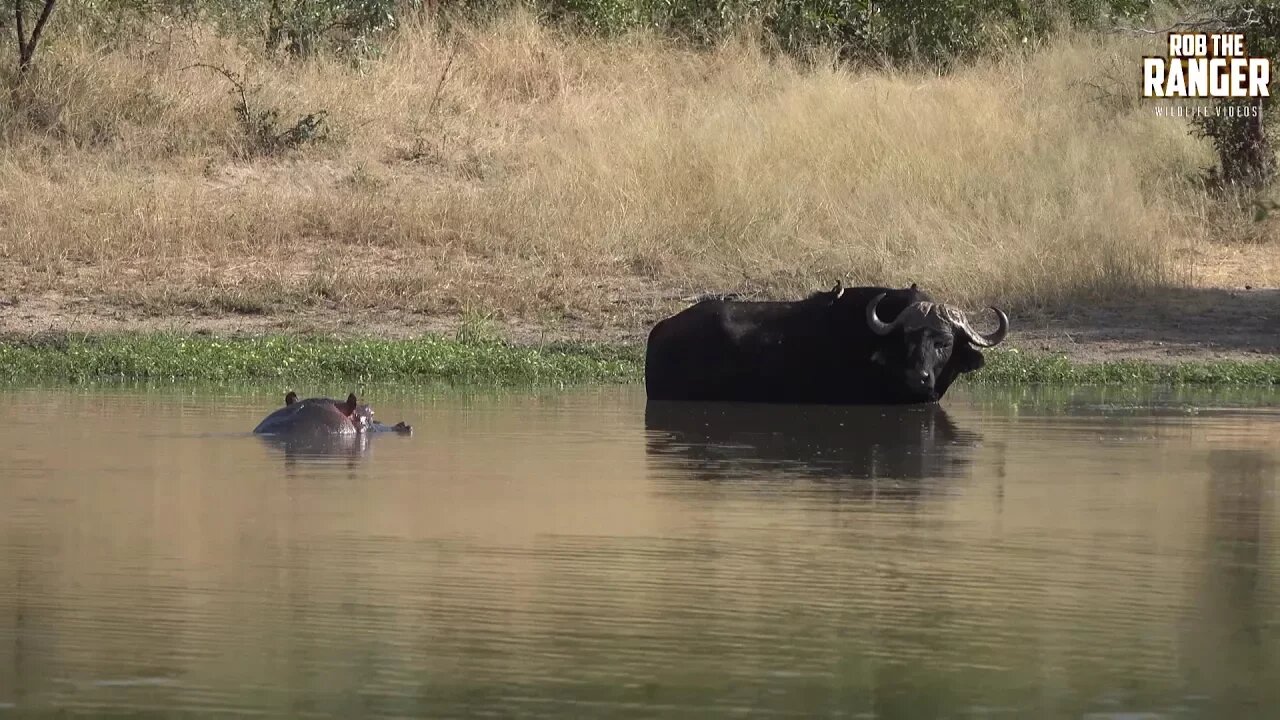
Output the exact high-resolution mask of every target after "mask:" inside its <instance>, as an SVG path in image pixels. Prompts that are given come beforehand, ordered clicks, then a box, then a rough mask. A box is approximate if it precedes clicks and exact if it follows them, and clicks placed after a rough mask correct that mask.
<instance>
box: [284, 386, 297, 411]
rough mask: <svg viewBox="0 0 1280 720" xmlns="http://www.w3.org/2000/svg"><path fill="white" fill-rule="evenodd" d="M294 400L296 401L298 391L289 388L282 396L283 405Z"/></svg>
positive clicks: (288, 404)
mask: <svg viewBox="0 0 1280 720" xmlns="http://www.w3.org/2000/svg"><path fill="white" fill-rule="evenodd" d="M296 402H298V393H296V392H294V391H292V390H290V391H289V392H288V393H286V394H285V396H284V404H285V407H288V406H290V405H292V404H294V403H296Z"/></svg>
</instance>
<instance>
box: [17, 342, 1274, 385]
mask: <svg viewBox="0 0 1280 720" xmlns="http://www.w3.org/2000/svg"><path fill="white" fill-rule="evenodd" d="M984 355H985V357H986V359H987V365H986V367H985V368H983V369H982V370H980V371H978V372H977V373H974V374H972V375H968V376H966V378H965V383H966V384H972V385H992V386H1029V385H1055V386H1126V385H1128V386H1138V385H1142V386H1171V387H1260V388H1271V387H1276V386H1280V357H1277V356H1276V355H1274V354H1269V355H1258V356H1256V357H1255V358H1254V359H1241V358H1239V357H1224V358H1218V359H1204V358H1189V359H1181V360H1176V361H1166V362H1155V361H1152V360H1149V359H1140V358H1112V359H1104V360H1094V361H1091V360H1085V359H1079V358H1077V359H1073V358H1071V357H1069V356H1068V355H1066V354H1063V353H1057V352H1052V351H1035V350H1023V349H1020V348H1018V347H1009V348H1008V349H990V350H986V351H984ZM643 377H644V346H643V344H638V343H634V342H632V343H609V342H592V341H563V340H552V341H547V342H543V343H538V344H529V343H519V342H513V341H511V340H509V339H506V338H503V337H500V336H498V335H494V334H490V333H483V332H473V333H472V334H469V335H468V334H465V333H461V334H458V335H457V336H454V337H448V336H444V335H440V334H428V335H422V336H419V337H413V338H393V339H385V338H370V337H363V338H360V337H340V336H333V335H300V334H293V335H281V334H273V335H242V336H220V335H213V334H198V333H189V332H172V331H168V332H166V331H143V332H117V333H99V334H79V333H66V332H61V333H59V332H49V333H43V334H32V335H26V336H22V335H17V334H14V333H7V334H5V335H4V336H3V337H0V381H3V382H6V383H8V384H11V385H15V384H21V383H24V382H40V381H46V382H47V381H53V382H66V383H71V384H75V383H81V382H94V381H139V380H154V381H191V382H200V381H213V382H222V381H276V380H280V381H286V382H302V381H316V380H322V381H338V380H343V381H360V382H373V383H378V382H386V381H409V382H425V383H442V384H448V385H457V386H491V387H501V386H534V387H537V386H563V385H570V384H588V383H603V384H623V383H640V382H643Z"/></svg>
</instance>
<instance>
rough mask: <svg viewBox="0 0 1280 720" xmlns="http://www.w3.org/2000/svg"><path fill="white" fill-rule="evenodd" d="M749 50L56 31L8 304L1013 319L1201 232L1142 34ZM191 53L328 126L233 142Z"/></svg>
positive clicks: (34, 127)
mask: <svg viewBox="0 0 1280 720" xmlns="http://www.w3.org/2000/svg"><path fill="white" fill-rule="evenodd" d="M754 47H755V46H754V45H753V44H752V43H750V42H745V41H744V42H735V43H731V44H729V45H727V46H725V47H723V48H722V49H720V50H718V51H715V52H710V53H695V52H690V51H686V50H682V49H679V48H675V47H672V46H670V45H669V44H666V43H664V42H662V41H660V40H657V39H654V38H650V37H640V36H634V37H629V38H625V39H623V40H620V41H612V42H606V41H598V40H586V39H581V38H566V37H564V36H561V35H558V34H557V33H555V32H553V31H550V30H547V29H544V28H541V27H539V26H537V25H536V24H535V23H534V22H532V21H531V20H530V19H529V18H528V17H526V16H521V15H513V16H510V17H508V18H506V19H505V20H503V21H502V22H498V23H496V24H494V25H492V26H487V27H484V28H473V29H471V30H469V31H464V32H461V33H460V34H459V35H457V36H456V37H454V38H453V39H452V40H449V39H445V38H442V37H441V36H440V35H438V34H437V33H435V32H434V31H433V30H432V29H430V28H427V27H422V28H416V29H414V28H411V29H408V30H405V31H403V32H402V33H401V34H400V35H399V36H398V37H397V38H396V39H395V40H394V41H393V42H392V44H391V45H390V46H389V48H388V49H387V52H386V54H385V56H384V57H382V58H381V59H377V60H370V61H364V62H361V63H359V64H352V63H350V62H347V61H342V60H339V59H323V58H322V59H316V60H313V61H309V62H305V63H284V62H278V61H274V60H271V59H267V58H263V57H261V56H260V55H259V54H257V53H255V52H253V51H251V50H250V49H247V48H245V47H244V46H242V45H240V44H237V43H236V42H235V41H232V40H229V39H226V38H220V37H217V36H215V35H213V34H212V33H211V32H210V31H208V29H206V28H202V27H194V28H175V27H153V28H151V29H150V30H149V31H148V32H146V33H144V34H143V35H140V36H138V37H136V38H134V39H132V40H129V41H126V42H121V43H118V44H117V45H116V46H114V47H111V48H108V49H101V48H96V47H95V46H94V45H93V43H92V42H90V41H89V40H88V39H85V38H77V37H75V36H74V34H71V33H69V32H62V33H61V34H59V35H58V36H57V37H55V38H53V43H52V44H51V45H50V46H49V47H48V48H47V52H46V53H45V55H44V57H43V58H42V59H41V61H42V63H43V64H42V65H41V66H40V67H39V68H38V73H37V75H36V77H35V78H34V82H35V85H34V87H33V94H34V97H35V98H36V99H35V101H34V103H33V104H32V105H31V106H29V107H27V108H25V109H24V110H23V112H22V113H20V114H17V113H16V111H15V110H14V108H13V107H12V106H10V105H3V106H0V113H2V115H0V121H2V122H3V137H2V138H0V262H2V263H3V265H4V268H3V269H4V272H5V273H6V275H7V276H8V278H9V283H8V284H7V287H8V289H9V290H8V292H10V293H14V294H24V293H35V292H40V291H45V290H57V291H60V292H63V293H68V294H70V293H74V294H82V295H87V296H90V297H97V298H105V299H116V300H127V301H143V302H146V303H149V304H151V305H152V306H156V304H157V303H158V304H159V306H161V307H163V306H164V304H165V303H173V302H176V303H184V304H196V305H205V306H212V307H215V308H223V309H230V310H236V309H239V310H254V309H258V308H262V307H268V306H271V305H273V304H276V303H290V302H326V301H337V302H338V303H339V305H340V306H350V307H390V306H395V307H411V308H419V309H423V310H428V311H458V310H460V309H463V308H468V307H471V308H477V309H479V308H487V309H492V310H496V311H500V312H505V313H511V314H516V315H523V316H525V317H530V318H535V319H536V318H539V317H543V318H545V317H549V316H553V315H554V316H562V315H565V314H568V315H570V316H575V315H576V316H586V317H590V318H593V319H598V320H602V321H608V320H609V319H610V317H612V319H613V320H619V319H620V318H619V317H618V316H619V314H620V313H621V314H626V313H628V312H631V311H633V310H634V309H635V308H638V307H642V308H647V310H645V311H644V312H646V313H651V311H652V310H653V309H654V308H656V307H659V306H661V305H662V300H663V298H666V299H668V300H670V301H674V299H675V298H679V297H681V296H682V295H686V294H689V293H692V292H698V291H703V290H725V291H728V290H737V291H763V292H766V293H770V294H776V295H794V294H798V293H804V292H807V291H809V290H812V289H814V288H816V287H822V286H825V285H828V284H829V283H830V282H831V281H832V279H833V278H834V277H836V276H837V275H844V276H846V277H847V278H848V279H849V280H851V281H853V282H864V281H865V282H884V283H890V284H899V285H900V284H905V283H909V282H912V281H915V282H918V283H920V284H921V285H922V286H925V287H928V288H930V289H932V290H936V291H937V292H939V293H941V294H942V295H944V296H945V297H947V298H951V299H956V300H959V301H966V302H978V301H999V302H1002V303H1008V304H1013V305H1015V306H1017V305H1023V306H1025V305H1027V304H1036V303H1055V302H1061V301H1064V300H1069V299H1072V298H1080V297H1092V296H1098V295H1108V294H1110V295H1119V294H1127V293H1130V292H1132V291H1133V290H1134V289H1141V288H1149V287H1153V286H1157V285H1160V284H1166V283H1171V282H1172V283H1176V282H1182V281H1185V280H1186V279H1187V277H1188V276H1187V273H1188V265H1187V263H1186V261H1185V259H1183V256H1182V255H1180V254H1179V253H1180V251H1182V250H1185V249H1186V248H1194V247H1196V246H1199V245H1203V244H1204V243H1206V242H1208V241H1209V240H1210V239H1212V236H1213V233H1212V232H1211V230H1210V228H1211V227H1212V226H1213V225H1214V223H1213V222H1211V217H1210V205H1209V203H1208V202H1207V201H1206V200H1205V199H1204V198H1203V195H1202V193H1201V192H1200V191H1198V190H1197V189H1196V188H1195V183H1194V182H1193V181H1192V179H1191V178H1192V176H1193V175H1194V174H1195V173H1196V171H1197V169H1198V168H1200V167H1203V166H1207V165H1208V164H1210V163H1211V162H1212V156H1211V154H1210V151H1209V148H1208V146H1207V144H1206V143H1204V142H1201V141H1197V140H1195V139H1193V138H1191V137H1189V136H1188V134H1187V132H1186V125H1185V124H1184V123H1183V122H1182V121H1180V120H1172V119H1169V118H1158V117H1155V116H1154V114H1153V113H1152V112H1151V110H1150V107H1147V106H1142V105H1141V104H1140V103H1139V102H1137V101H1136V100H1134V99H1131V97H1130V96H1131V95H1132V94H1134V90H1133V88H1134V87H1136V85H1135V84H1134V83H1135V82H1136V81H1134V80H1133V78H1134V77H1136V70H1134V68H1136V67H1138V65H1137V62H1136V58H1138V57H1140V56H1141V55H1142V54H1143V46H1142V45H1141V41H1138V40H1130V39H1123V38H1112V39H1109V40H1105V41H1098V40H1090V39H1087V38H1075V39H1071V40H1063V41H1060V42H1058V43H1057V44H1055V45H1054V46H1052V47H1049V48H1047V49H1044V50H1041V51H1036V52H1033V53H1030V54H1028V55H1027V56H1026V57H1022V58H1015V59H1008V60H1004V61H1000V62H992V63H988V64H984V65H982V66H979V67H974V68H970V69H967V70H963V71H961V72H958V73H956V74H954V75H950V76H947V77H935V76H929V75H924V74H914V73H910V72H898V73H856V72H849V71H846V70H841V69H836V68H833V67H832V66H831V65H830V64H825V65H824V64H822V63H818V64H817V66H816V67H804V66H801V65H799V64H796V63H792V62H788V61H780V60H777V59H771V58H769V57H767V56H766V55H764V54H762V53H761V52H759V51H757V50H755V49H754ZM195 63H206V64H210V65H216V66H222V67H226V68H228V69H230V70H233V71H235V72H243V73H244V74H245V76H246V78H247V80H248V82H249V84H250V86H252V88H256V89H252V92H251V93H250V100H251V104H254V105H256V106H257V107H258V108H259V109H267V108H279V109H280V110H281V111H282V113H281V117H282V120H286V121H292V119H294V118H296V117H297V116H299V115H302V114H304V113H306V112H312V111H316V110H325V111H327V112H328V120H329V122H330V124H331V127H332V130H333V132H332V134H331V136H330V137H329V139H328V140H326V141H323V142H321V143H317V144H314V145H311V146H308V147H305V148H301V149H298V150H294V151H291V152H288V153H283V154H272V155H265V156H264V155H255V154H254V153H253V148H252V147H251V146H250V144H249V143H248V142H247V141H246V134H245V132H244V131H243V129H242V128H241V127H240V126H239V125H238V124H237V121H236V118H235V115H234V114H233V112H232V103H233V98H232V97H231V95H229V93H228V91H229V89H230V84H229V83H228V82H227V80H226V79H225V78H223V77H221V76H220V75H218V74H217V73H214V72H212V71H210V70H208V69H207V68H202V67H189V66H191V65H193V64H195ZM442 77H443V78H444V80H443V82H441V78H442ZM285 124H288V123H285ZM628 299H638V300H640V301H642V302H640V303H638V304H631V303H626V302H624V303H621V304H620V303H619V302H618V301H619V300H628Z"/></svg>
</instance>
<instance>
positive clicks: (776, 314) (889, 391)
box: [645, 283, 1009, 405]
mask: <svg viewBox="0 0 1280 720" xmlns="http://www.w3.org/2000/svg"><path fill="white" fill-rule="evenodd" d="M991 309H992V310H994V311H995V314H996V317H997V319H998V321H999V323H1000V325H999V327H998V328H997V329H996V330H995V332H993V333H991V334H990V335H983V334H982V333H980V332H978V331H977V330H975V329H974V327H973V326H972V325H971V324H970V323H969V320H968V319H967V318H966V317H965V314H964V312H962V311H961V310H959V309H958V308H956V307H954V306H951V305H946V304H943V303H939V302H935V301H934V300H933V298H931V297H930V296H929V295H928V294H927V293H925V292H924V291H922V290H920V289H919V288H917V287H916V286H915V285H912V286H911V287H909V288H904V289H900V290H899V289H893V288H886V287H854V288H846V287H842V286H841V285H840V284H839V283H837V284H836V287H834V288H832V289H831V290H830V291H828V292H819V293H815V294H813V295H812V296H810V297H809V298H807V299H804V300H799V301H792V302H746V301H733V300H703V301H701V302H699V303H697V304H695V305H693V306H691V307H689V308H686V309H685V310H683V311H681V312H679V313H677V314H675V315H673V316H671V317H669V318H667V319H665V320H662V321H661V322H659V323H658V324H657V325H655V326H654V328H653V330H652V331H651V332H650V333H649V343H648V349H647V352H646V357H645V389H646V391H647V393H648V397H649V399H650V400H698V401H746V402H775V403H824V404H832V405H862V404H906V403H924V402H936V401H938V400H940V399H941V398H942V396H943V395H944V394H946V392H947V388H949V387H950V386H951V383H952V382H953V381H954V380H955V379H956V378H957V377H959V376H960V375H961V374H962V373H966V372H972V371H974V370H977V369H979V368H981V367H982V365H983V362H984V360H983V357H982V353H980V352H978V351H977V350H976V349H975V347H992V346H994V345H998V344H999V343H1000V342H1001V341H1003V340H1004V338H1005V335H1006V334H1008V331H1009V318H1008V317H1007V316H1006V315H1005V314H1004V313H1003V312H1001V311H1000V310H999V309H997V308H991ZM882 318H893V320H892V321H890V322H885V321H884V320H883V319H882Z"/></svg>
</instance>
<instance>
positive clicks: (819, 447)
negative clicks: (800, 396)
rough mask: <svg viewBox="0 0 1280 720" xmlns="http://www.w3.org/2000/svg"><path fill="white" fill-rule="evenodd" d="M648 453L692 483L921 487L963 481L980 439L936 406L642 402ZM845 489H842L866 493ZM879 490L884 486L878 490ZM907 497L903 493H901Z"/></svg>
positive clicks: (651, 458) (651, 457)
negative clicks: (801, 481) (787, 478)
mask: <svg viewBox="0 0 1280 720" xmlns="http://www.w3.org/2000/svg"><path fill="white" fill-rule="evenodd" d="M645 429H646V430H647V431H648V438H647V445H646V452H647V455H648V457H649V458H650V460H651V461H656V464H657V465H659V466H661V467H663V468H664V469H666V470H669V471H674V472H675V473H676V474H679V475H686V476H691V477H694V478H697V479H700V480H734V479H750V478H760V477H763V478H768V477H770V476H775V475H778V474H786V475H793V476H794V475H799V476H801V477H805V478H808V479H816V480H827V481H832V480H878V479H889V480H922V479H931V478H944V477H954V476H958V475H962V474H964V472H965V471H966V470H967V468H968V466H969V464H970V463H971V462H972V458H971V455H972V451H973V448H974V447H975V446H977V444H978V443H979V440H980V439H981V436H979V435H977V434H975V433H971V432H965V431H963V430H960V429H959V428H957V427H956V425H955V423H954V422H952V420H951V418H950V417H949V416H948V415H947V412H946V411H945V410H943V409H942V408H941V407H940V406H938V405H932V404H931V405H908V406H865V405H864V406H815V405H766V404H754V403H691V402H657V401H654V402H650V403H648V405H647V406H646V408H645ZM869 487H870V486H869V485H867V484H863V483H851V484H850V485H849V488H850V489H851V490H856V489H859V488H869ZM880 490H881V491H882V490H883V488H880ZM903 490H904V492H907V493H911V492H912V490H911V488H903Z"/></svg>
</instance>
